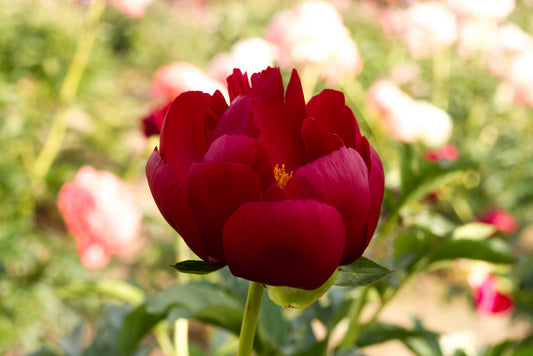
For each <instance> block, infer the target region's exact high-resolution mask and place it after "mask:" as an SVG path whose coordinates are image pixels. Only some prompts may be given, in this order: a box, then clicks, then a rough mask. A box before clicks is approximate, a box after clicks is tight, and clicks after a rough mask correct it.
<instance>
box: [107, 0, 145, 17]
mask: <svg viewBox="0 0 533 356" xmlns="http://www.w3.org/2000/svg"><path fill="white" fill-rule="evenodd" d="M152 1H153V0H109V2H110V3H111V4H112V5H113V6H114V7H116V8H117V9H118V10H119V11H120V12H122V13H123V14H124V15H126V16H128V17H132V18H139V17H142V16H143V15H144V12H145V11H146V7H147V6H148V5H149V4H150V3H151V2H152Z"/></svg>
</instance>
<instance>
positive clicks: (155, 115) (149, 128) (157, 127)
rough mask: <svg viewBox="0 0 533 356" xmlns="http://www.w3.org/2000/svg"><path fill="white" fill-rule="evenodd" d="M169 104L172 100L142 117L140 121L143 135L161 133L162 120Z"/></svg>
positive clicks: (148, 135)
mask: <svg viewBox="0 0 533 356" xmlns="http://www.w3.org/2000/svg"><path fill="white" fill-rule="evenodd" d="M170 104H172V101H169V102H168V103H167V104H165V105H164V106H163V107H160V108H157V109H155V110H154V111H152V112H151V113H150V114H148V115H147V116H145V117H144V118H143V119H142V121H141V123H142V127H143V132H144V136H146V137H150V136H152V135H159V134H160V133H161V127H162V126H163V121H164V120H165V115H166V114H167V111H168V109H169V107H170Z"/></svg>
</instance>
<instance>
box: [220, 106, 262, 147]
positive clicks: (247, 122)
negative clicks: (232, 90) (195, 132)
mask: <svg viewBox="0 0 533 356" xmlns="http://www.w3.org/2000/svg"><path fill="white" fill-rule="evenodd" d="M251 102H252V99H251V98H250V97H248V96H239V97H237V98H236V99H235V100H233V101H232V102H231V105H230V106H229V108H228V109H227V110H226V111H225V112H224V114H223V115H222V117H221V118H220V121H219V122H218V125H217V127H216V129H215V131H214V133H213V138H212V140H213V141H214V140H216V139H217V138H219V137H220V136H222V135H225V134H235V135H245V136H249V137H257V136H258V135H259V130H258V129H257V125H256V124H255V122H254V119H253V115H252V113H251V112H250V104H251Z"/></svg>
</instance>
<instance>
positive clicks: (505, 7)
mask: <svg viewBox="0 0 533 356" xmlns="http://www.w3.org/2000/svg"><path fill="white" fill-rule="evenodd" d="M445 3H446V4H447V5H448V6H449V7H450V8H451V9H452V10H453V11H454V12H455V13H456V14H457V15H458V16H459V17H461V18H472V17H474V18H484V19H487V20H493V21H501V20H503V19H505V18H506V17H507V16H509V14H510V13H511V12H512V11H513V10H514V8H515V5H516V1H515V0H490V1H486V0H446V1H445Z"/></svg>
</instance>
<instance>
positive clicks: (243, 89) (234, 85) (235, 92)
mask: <svg viewBox="0 0 533 356" xmlns="http://www.w3.org/2000/svg"><path fill="white" fill-rule="evenodd" d="M226 81H227V82H228V93H229V98H230V102H233V100H234V99H235V98H236V97H238V96H239V95H245V96H251V95H252V89H251V88H250V83H249V82H248V75H247V74H246V73H244V74H242V72H241V70H240V69H237V68H235V69H234V70H233V73H232V74H231V75H230V76H229V77H228V79H227V80H226Z"/></svg>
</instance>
